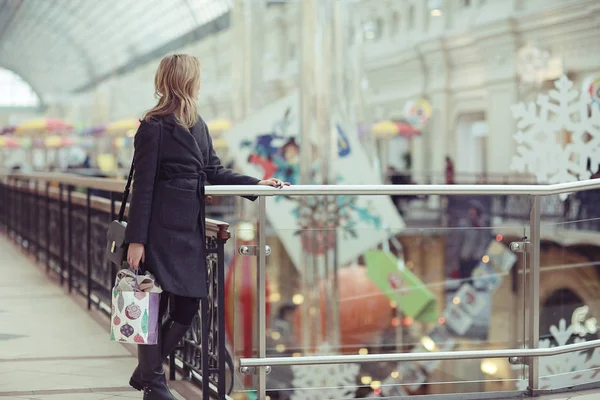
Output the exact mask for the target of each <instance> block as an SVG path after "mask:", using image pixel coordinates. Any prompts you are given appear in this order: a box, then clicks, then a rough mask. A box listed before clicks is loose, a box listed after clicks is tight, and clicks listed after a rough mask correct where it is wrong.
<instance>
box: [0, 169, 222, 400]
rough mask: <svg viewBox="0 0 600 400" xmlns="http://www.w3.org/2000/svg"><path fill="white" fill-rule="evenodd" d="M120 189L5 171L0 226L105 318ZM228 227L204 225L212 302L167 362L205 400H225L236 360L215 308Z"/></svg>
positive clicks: (0, 181)
mask: <svg viewBox="0 0 600 400" xmlns="http://www.w3.org/2000/svg"><path fill="white" fill-rule="evenodd" d="M90 181H91V182H90ZM123 185H124V182H122V181H115V180H106V179H96V178H93V179H90V178H84V177H75V176H69V175H61V174H43V175H2V174H1V173H0V226H2V227H3V228H4V229H5V231H6V232H7V234H8V236H9V237H10V238H12V239H13V240H14V241H15V242H16V243H17V244H18V245H20V246H21V247H22V248H23V249H25V250H26V251H27V252H29V253H30V254H32V255H33V256H34V257H35V260H36V261H37V262H42V263H44V264H45V267H46V272H47V273H48V274H50V275H54V276H56V277H57V278H58V280H59V282H60V284H61V286H62V285H64V284H65V283H66V285H67V287H68V291H69V293H73V292H74V293H78V294H80V295H83V296H84V297H85V298H86V300H87V307H88V309H90V310H91V309H92V308H93V307H95V308H97V309H98V310H101V311H103V312H104V313H106V314H107V316H110V311H111V291H112V286H113V283H114V279H115V276H116V272H117V271H116V266H115V265H114V264H112V263H110V262H108V261H106V260H105V257H104V251H105V246H106V240H105V235H106V230H107V227H108V224H109V223H110V222H111V221H112V220H114V219H115V218H116V210H118V208H119V207H120V200H121V195H122V193H121V191H122V189H123ZM105 195H108V196H105ZM107 197H108V198H107ZM208 210H210V207H208ZM228 228H229V225H228V224H227V223H225V222H220V221H217V220H212V219H207V220H206V230H207V238H206V254H207V267H208V271H207V272H208V273H207V287H208V297H207V298H206V299H203V300H202V301H201V303H200V312H199V314H198V317H197V318H196V319H195V320H194V321H193V323H192V326H191V327H190V330H189V331H188V333H187V334H186V337H185V338H184V340H183V341H182V343H181V344H180V346H179V348H178V350H177V352H175V353H173V354H171V356H170V357H169V363H170V369H169V372H170V379H171V380H174V379H175V376H176V375H175V373H176V371H177V370H178V369H179V370H180V372H181V373H182V375H183V377H184V378H191V379H196V380H197V381H198V383H199V385H200V386H201V388H202V392H203V397H204V398H206V399H208V398H210V394H211V393H212V394H214V395H216V396H217V397H218V398H220V399H224V398H225V397H226V394H227V393H228V392H230V391H231V386H228V385H226V380H227V379H228V378H229V379H230V378H231V376H232V375H233V360H232V358H231V356H230V355H229V353H228V352H227V348H226V345H225V328H224V326H225V310H224V307H220V306H218V305H219V304H223V303H224V296H225V293H224V287H225V267H224V247H225V243H226V242H227V240H228V239H229V237H230V234H229V231H228ZM107 339H108V336H107ZM227 366H229V373H228V372H227ZM228 389H229V390H228Z"/></svg>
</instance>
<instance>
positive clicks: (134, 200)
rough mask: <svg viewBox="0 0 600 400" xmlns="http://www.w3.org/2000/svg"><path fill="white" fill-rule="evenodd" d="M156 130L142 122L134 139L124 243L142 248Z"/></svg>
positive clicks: (155, 153)
mask: <svg viewBox="0 0 600 400" xmlns="http://www.w3.org/2000/svg"><path fill="white" fill-rule="evenodd" d="M159 129H160V128H159V126H158V125H157V124H151V123H148V122H145V121H142V123H141V124H140V127H139V128H138V131H137V133H136V135H135V139H134V144H133V146H134V155H133V162H134V172H133V191H132V196H131V203H130V204H129V217H128V221H127V229H126V231H125V240H126V241H127V243H142V244H146V240H147V237H148V225H149V223H150V214H151V211H152V197H153V194H154V182H155V178H156V170H157V166H158V162H159V160H158V157H159V155H158V151H159V138H160V132H159Z"/></svg>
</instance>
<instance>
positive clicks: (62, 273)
mask: <svg viewBox="0 0 600 400" xmlns="http://www.w3.org/2000/svg"><path fill="white" fill-rule="evenodd" d="M63 191H64V185H63V184H62V183H60V184H59V185H58V238H59V240H60V242H59V243H58V245H59V248H58V254H59V257H60V262H59V263H58V270H59V271H60V286H62V285H64V283H65V221H64V218H63V208H64V204H63V203H64V201H63Z"/></svg>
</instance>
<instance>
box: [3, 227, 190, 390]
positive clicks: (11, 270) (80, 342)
mask: <svg viewBox="0 0 600 400" xmlns="http://www.w3.org/2000/svg"><path fill="white" fill-rule="evenodd" d="M135 364H136V360H135V359H134V358H133V357H132V356H131V354H130V353H129V352H128V351H127V350H126V349H125V348H124V347H123V346H121V345H119V344H116V343H112V342H110V341H109V340H108V333H107V330H106V329H104V328H103V327H102V326H101V325H100V324H99V323H98V322H97V321H95V320H94V319H93V318H92V317H91V316H90V314H88V312H87V311H86V310H84V309H83V308H82V307H81V306H80V305H78V304H77V303H76V302H75V301H74V300H73V299H72V298H71V297H69V296H68V295H66V294H65V292H64V290H63V289H62V288H60V287H59V286H58V285H56V284H55V283H54V282H52V281H51V280H50V279H48V278H47V277H46V276H45V274H44V272H43V271H42V269H41V268H40V267H36V266H35V265H34V264H33V263H32V262H31V261H30V260H29V259H28V258H27V257H25V256H24V255H23V254H22V253H21V252H20V251H19V250H18V249H17V248H16V247H15V246H13V245H12V244H9V243H8V241H7V239H6V237H4V236H2V235H0V400H12V399H36V400H102V399H119V398H129V399H141V398H142V395H141V394H140V392H136V391H134V390H133V389H131V388H130V387H129V386H128V384H127V382H128V380H129V375H130V373H131V371H132V370H133V368H134V367H135ZM180 398H181V399H183V397H180Z"/></svg>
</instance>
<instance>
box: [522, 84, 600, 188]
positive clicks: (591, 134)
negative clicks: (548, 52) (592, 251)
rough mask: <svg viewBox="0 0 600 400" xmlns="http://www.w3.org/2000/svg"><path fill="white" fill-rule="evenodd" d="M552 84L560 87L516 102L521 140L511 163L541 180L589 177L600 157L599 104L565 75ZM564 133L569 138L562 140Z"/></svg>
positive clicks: (546, 181)
mask: <svg viewBox="0 0 600 400" xmlns="http://www.w3.org/2000/svg"><path fill="white" fill-rule="evenodd" d="M554 86H555V88H556V90H554V89H552V90H550V91H549V92H548V94H547V95H541V94H540V95H538V99H537V101H536V102H535V103H533V102H530V103H529V104H525V103H519V104H516V105H514V106H513V107H512V112H513V116H514V117H515V118H516V119H517V120H518V122H517V128H518V131H517V133H516V134H515V135H514V138H515V140H516V142H517V144H518V146H517V155H515V156H514V158H513V161H512V165H511V169H512V170H514V171H517V172H531V173H533V174H534V175H535V177H536V179H537V181H538V182H543V183H564V182H572V181H577V180H579V179H588V178H590V176H591V173H590V171H589V170H588V169H587V163H588V159H589V160H590V161H591V167H592V170H593V172H595V170H596V168H597V166H598V164H599V163H600V107H598V106H597V105H595V104H593V103H592V100H591V97H590V94H589V93H588V92H587V91H585V92H580V91H578V90H576V89H573V82H571V81H570V80H569V79H568V78H567V77H566V76H565V75H563V76H561V78H560V79H558V80H557V81H555V82H554ZM564 133H568V134H569V135H570V139H569V140H568V143H567V144H566V145H564V146H563V145H562V144H561V143H559V142H558V140H557V139H558V135H560V134H564ZM565 198H566V196H565Z"/></svg>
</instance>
